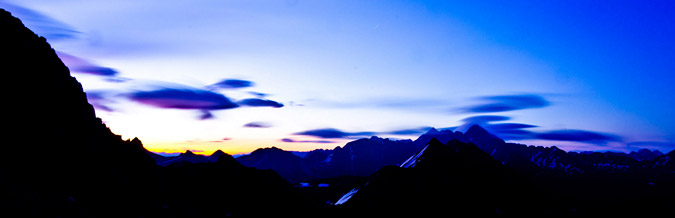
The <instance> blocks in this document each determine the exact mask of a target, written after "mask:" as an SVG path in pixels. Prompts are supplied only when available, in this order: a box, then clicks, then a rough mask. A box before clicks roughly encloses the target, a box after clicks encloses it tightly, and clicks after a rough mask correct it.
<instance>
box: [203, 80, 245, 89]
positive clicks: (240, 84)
mask: <svg viewBox="0 0 675 218" xmlns="http://www.w3.org/2000/svg"><path fill="white" fill-rule="evenodd" d="M254 84H255V83H253V82H251V81H248V80H242V79H224V80H221V81H220V82H218V83H216V84H213V85H210V86H209V88H212V89H240V88H246V87H251V86H253V85H254Z"/></svg>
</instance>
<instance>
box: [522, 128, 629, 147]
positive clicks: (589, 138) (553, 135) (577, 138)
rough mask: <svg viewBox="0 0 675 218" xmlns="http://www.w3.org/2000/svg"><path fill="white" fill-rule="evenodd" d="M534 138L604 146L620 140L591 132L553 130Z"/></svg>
mask: <svg viewBox="0 0 675 218" xmlns="http://www.w3.org/2000/svg"><path fill="white" fill-rule="evenodd" d="M534 138H536V139H543V140H554V141H573V142H590V143H600V144H605V143H607V142H619V141H621V138H620V137H619V136H615V135H611V134H607V133H600V132H592V131H586V130H574V129H565V130H553V131H548V132H540V133H535V134H534Z"/></svg>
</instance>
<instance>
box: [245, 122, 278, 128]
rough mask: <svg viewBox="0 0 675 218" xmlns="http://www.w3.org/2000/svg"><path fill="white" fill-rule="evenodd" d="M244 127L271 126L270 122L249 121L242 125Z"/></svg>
mask: <svg viewBox="0 0 675 218" xmlns="http://www.w3.org/2000/svg"><path fill="white" fill-rule="evenodd" d="M244 127H248V128H269V127H272V125H271V124H269V123H265V122H250V123H247V124H245V125H244Z"/></svg>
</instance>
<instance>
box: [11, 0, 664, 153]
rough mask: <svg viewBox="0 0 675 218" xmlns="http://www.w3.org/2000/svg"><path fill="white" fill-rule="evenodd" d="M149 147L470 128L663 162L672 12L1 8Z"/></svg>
mask: <svg viewBox="0 0 675 218" xmlns="http://www.w3.org/2000/svg"><path fill="white" fill-rule="evenodd" d="M0 7H2V8H5V9H7V10H9V11H10V12H12V13H13V14H14V15H15V16H18V17H19V18H21V19H22V20H23V21H24V23H25V24H26V25H27V26H28V27H29V28H31V29H32V30H33V31H35V32H36V33H38V34H40V35H42V36H45V37H46V38H47V39H48V41H49V42H50V43H51V44H52V46H53V47H54V48H55V49H56V50H57V51H58V52H59V56H60V57H61V58H62V59H63V60H64V62H66V64H67V65H68V66H69V68H70V69H71V71H73V73H74V74H73V75H75V76H76V77H77V78H78V80H79V81H81V82H82V84H83V86H84V88H85V90H86V91H87V93H88V97H89V100H90V103H92V104H93V105H94V106H95V107H96V109H97V115H98V116H100V117H101V118H102V119H103V120H104V121H105V122H106V124H107V125H108V126H109V127H110V128H111V129H112V130H113V131H114V132H115V133H118V134H121V135H122V136H123V137H126V138H132V137H139V138H140V139H141V140H143V142H144V144H145V145H146V147H148V148H150V149H151V150H153V151H157V152H167V153H171V152H178V151H182V150H185V149H191V150H194V151H203V152H207V153H208V152H211V151H213V150H215V149H222V150H224V151H226V152H228V153H238V152H249V151H251V150H253V149H255V148H257V147H267V146H277V147H281V148H284V149H288V150H310V149H314V148H332V147H334V146H339V145H343V144H344V143H345V142H346V141H349V140H352V139H355V138H359V137H369V136H371V135H378V136H384V137H393V138H415V137H416V136H418V135H419V134H421V133H423V132H424V131H426V130H427V129H428V128H429V127H436V128H456V129H457V130H463V129H465V128H466V127H467V126H468V125H470V124H481V125H483V126H485V127H486V128H488V130H490V131H492V132H493V133H495V134H497V135H499V136H500V137H503V138H506V139H507V140H510V141H515V142H521V143H526V144H535V145H545V146H552V145H556V146H559V147H561V148H563V149H567V150H615V151H630V150H636V149H639V148H650V149H654V148H658V149H660V150H662V151H670V150H672V149H675V115H674V113H672V112H671V111H672V109H673V108H675V100H673V99H675V98H673V97H672V96H671V95H672V93H675V88H673V86H672V84H673V83H674V82H675V76H673V72H675V40H673V39H674V38H675V16H673V14H675V5H674V3H672V2H669V1H649V2H640V1H630V2H622V1H613V2H604V1H597V2H588V1H542V2H539V1H538V2H533V1H471V2H469V3H466V2H462V3H458V2H446V1H438V2H436V1H302V0H285V1H190V2H187V1H158V0H149V1H140V2H139V1H86V2H81V1H74V0H49V1H47V0H22V1H0Z"/></svg>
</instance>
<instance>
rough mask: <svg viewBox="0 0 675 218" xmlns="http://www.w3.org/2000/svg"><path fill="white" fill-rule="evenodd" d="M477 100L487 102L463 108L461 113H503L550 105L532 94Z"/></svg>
mask: <svg viewBox="0 0 675 218" xmlns="http://www.w3.org/2000/svg"><path fill="white" fill-rule="evenodd" d="M479 99H481V100H484V101H487V103H484V104H479V105H474V106H470V107H467V108H464V109H463V111H464V112H467V113H492V112H505V111H514V110H523V109H529V108H542V107H546V106H549V105H550V104H551V103H550V102H548V101H547V100H546V99H544V97H541V96H539V95H534V94H526V95H498V96H486V97H481V98H479Z"/></svg>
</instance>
